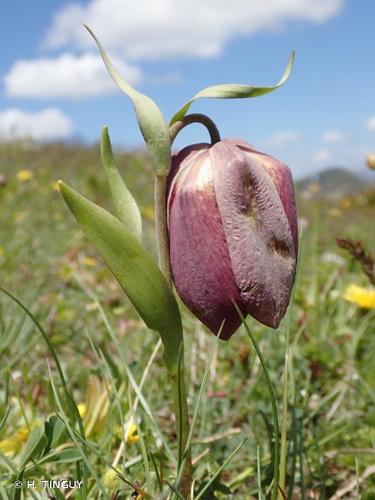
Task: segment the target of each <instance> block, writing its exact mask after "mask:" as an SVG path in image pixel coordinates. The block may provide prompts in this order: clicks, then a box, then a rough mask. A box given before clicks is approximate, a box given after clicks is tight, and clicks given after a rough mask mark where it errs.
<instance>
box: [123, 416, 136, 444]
mask: <svg viewBox="0 0 375 500" xmlns="http://www.w3.org/2000/svg"><path fill="white" fill-rule="evenodd" d="M138 440H139V436H138V434H137V426H136V425H135V423H134V421H133V419H131V420H129V422H128V423H127V424H126V426H125V442H126V444H128V445H129V444H134V443H136V442H137V441H138Z"/></svg>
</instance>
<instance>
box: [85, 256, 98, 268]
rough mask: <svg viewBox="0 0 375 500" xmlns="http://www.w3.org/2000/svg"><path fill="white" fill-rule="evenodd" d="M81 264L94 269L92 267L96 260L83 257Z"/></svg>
mask: <svg viewBox="0 0 375 500" xmlns="http://www.w3.org/2000/svg"><path fill="white" fill-rule="evenodd" d="M83 263H84V264H85V266H89V267H94V266H96V264H97V263H98V261H97V260H96V259H94V258H93V257H84V258H83Z"/></svg>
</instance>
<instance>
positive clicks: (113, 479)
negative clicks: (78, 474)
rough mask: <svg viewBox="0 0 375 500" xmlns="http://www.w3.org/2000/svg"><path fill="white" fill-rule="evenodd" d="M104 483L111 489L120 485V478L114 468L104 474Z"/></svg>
mask: <svg viewBox="0 0 375 500" xmlns="http://www.w3.org/2000/svg"><path fill="white" fill-rule="evenodd" d="M103 484H104V486H105V487H106V488H108V489H110V490H115V489H116V488H118V487H119V486H120V480H119V477H118V475H117V474H116V472H115V471H114V470H113V469H108V470H107V472H106V473H105V474H104V476H103Z"/></svg>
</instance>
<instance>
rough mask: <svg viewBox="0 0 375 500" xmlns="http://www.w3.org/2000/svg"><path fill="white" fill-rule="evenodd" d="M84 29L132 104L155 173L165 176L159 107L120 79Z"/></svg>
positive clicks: (167, 149) (167, 146)
mask: <svg viewBox="0 0 375 500" xmlns="http://www.w3.org/2000/svg"><path fill="white" fill-rule="evenodd" d="M85 28H86V29H87V30H88V32H89V33H90V34H91V35H92V37H93V38H94V40H95V42H96V44H97V46H98V49H99V52H100V55H101V56H102V59H103V62H104V64H105V65H106V68H107V70H108V72H109V74H110V75H111V77H112V79H113V81H114V82H115V83H116V85H117V86H118V87H119V88H120V89H121V90H122V91H123V92H124V93H125V94H126V95H127V96H128V97H130V99H131V100H132V102H133V105H134V109H135V113H136V115H137V120H138V124H139V128H140V129H141V132H142V135H143V138H144V140H145V141H146V144H147V147H148V149H149V150H150V153H151V155H152V158H153V161H154V165H155V170H156V173H157V174H166V173H167V172H168V171H169V167H170V163H171V142H170V139H169V131H168V127H167V124H166V123H165V120H164V118H163V115H162V113H161V111H160V109H159V107H158V106H157V105H156V103H155V102H154V101H153V100H152V99H151V98H150V97H148V96H147V95H145V94H142V93H141V92H138V90H136V89H135V88H134V87H132V86H131V85H129V83H127V82H126V81H125V80H124V79H123V78H122V76H121V75H120V74H119V72H118V71H117V70H116V68H115V67H114V66H113V64H112V62H111V61H110V59H109V57H108V56H107V54H106V52H105V50H104V48H103V47H102V45H101V43H100V42H99V40H98V39H97V38H96V36H95V35H94V33H93V32H92V31H91V29H90V28H89V27H88V26H85Z"/></svg>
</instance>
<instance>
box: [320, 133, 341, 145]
mask: <svg viewBox="0 0 375 500" xmlns="http://www.w3.org/2000/svg"><path fill="white" fill-rule="evenodd" d="M322 138H323V142H325V143H326V144H335V143H338V142H342V141H343V140H344V139H345V135H344V134H343V133H342V132H339V131H338V130H327V132H325V133H324V134H323V137H322Z"/></svg>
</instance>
